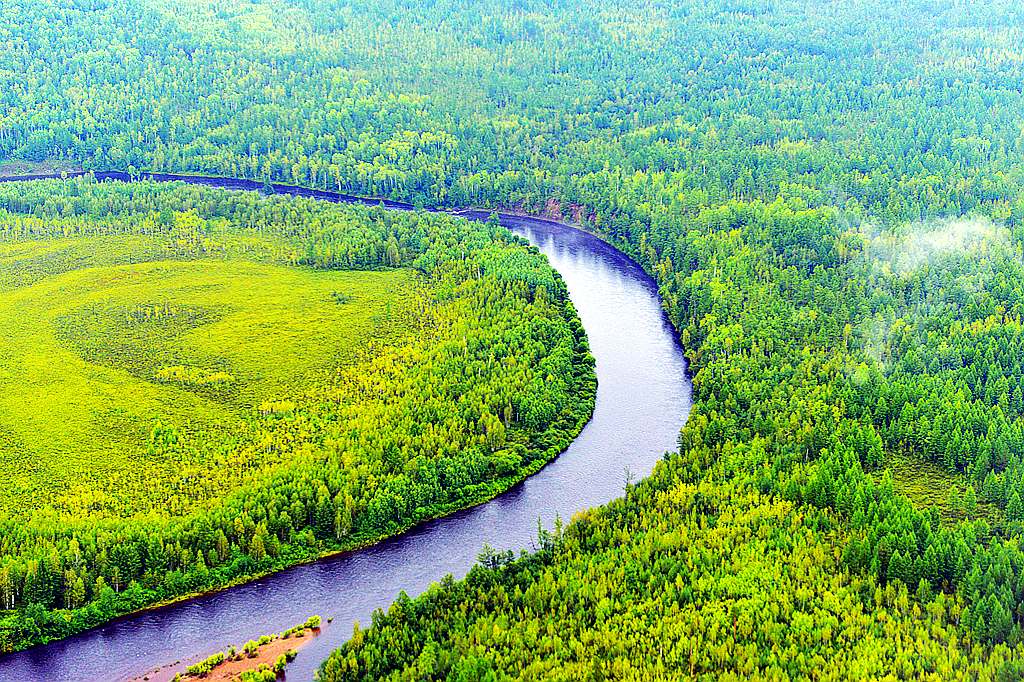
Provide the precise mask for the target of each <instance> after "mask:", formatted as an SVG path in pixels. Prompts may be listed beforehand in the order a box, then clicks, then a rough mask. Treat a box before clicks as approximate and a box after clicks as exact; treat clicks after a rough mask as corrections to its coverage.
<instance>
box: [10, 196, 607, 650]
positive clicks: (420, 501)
mask: <svg viewBox="0 0 1024 682" xmlns="http://www.w3.org/2000/svg"><path fill="white" fill-rule="evenodd" d="M0 207H2V208H0V211H2V213H0V265H2V266H3V269H2V272H3V279H2V280H0V283H2V286H0V315H3V316H4V317H5V318H6V319H7V322H5V329H7V330H8V332H7V335H8V341H9V343H8V346H7V348H8V351H9V352H7V353H5V354H4V355H3V356H2V359H3V377H2V380H3V382H4V386H5V389H4V391H5V396H6V397H5V399H4V400H5V401H7V400H10V401H11V402H12V404H14V403H26V402H28V404H29V406H30V407H32V406H34V403H33V402H31V401H30V400H29V398H28V397H26V395H25V392H26V390H28V391H31V390H32V389H31V388H29V389H26V388H24V387H26V386H27V387H32V386H37V385H45V386H47V387H49V388H45V389H41V390H45V391H47V395H48V396H49V401H50V402H49V403H48V405H47V411H46V413H45V414H44V415H43V417H44V419H45V420H48V421H44V422H43V423H41V424H40V423H39V421H40V420H38V419H37V420H35V421H31V420H32V415H28V414H23V413H19V412H17V411H13V412H12V413H10V414H5V418H4V423H3V430H2V431H0V433H2V434H4V435H5V436H7V438H6V439H5V441H6V442H2V444H3V446H4V447H3V450H2V452H3V455H4V465H3V466H4V473H5V479H6V480H7V481H8V485H7V489H6V490H5V491H4V502H5V503H4V505H3V507H2V509H0V600H2V603H3V606H4V608H5V609H6V610H7V611H6V612H5V615H4V616H3V618H2V619H0V645H2V647H3V648H4V649H8V650H9V649H12V648H19V647H24V646H26V645H30V644H34V643H37V642H40V641H46V640H48V639H52V638H55V637H61V636H65V635H67V634H69V633H72V632H76V631H80V630H82V629H84V628H87V627H91V626H93V625H96V624H98V623H101V622H103V621H105V620H108V619H110V618H111V617H113V616H116V615H119V614H122V613H125V612H128V611H132V610H135V609H138V608H140V607H143V606H146V605H150V604H153V603H155V602H160V601H164V600H167V599H171V598H175V597H179V596H182V595H186V594H191V593H195V592H200V591H204V590H209V589H212V588H216V587H220V586H223V585H226V584H229V583H232V582H237V581H238V580H241V579H244V578H246V577H251V576H254V575H259V574H262V573H266V572H268V571H271V570H276V569H279V568H281V567H284V566H287V565H291V564H294V563H296V562H298V561H303V560H308V559H311V558H315V557H317V556H319V555H321V554H323V553H325V552H328V551H337V550H340V549H344V548H349V547H353V546H359V545H363V544H366V543H369V542H372V541H374V540H376V539H379V538H381V537H386V536H388V535H393V534H395V533H397V532H400V531H402V530H405V529H406V528H408V527H409V526H411V525H413V524H415V523H417V522H419V521H422V520H424V519H427V518H431V517H434V516H438V515H441V514H444V513H447V512H449V511H451V510H454V509H458V508H461V507H465V506H468V505H470V504H474V503H477V502H480V501H482V500H484V499H487V498H488V497H491V496H493V495H495V494H496V493H498V492H500V491H502V490H504V489H506V488H508V487H509V486H510V485H511V484H512V483H513V482H515V481H517V480H519V479H521V478H522V477H524V476H526V475H528V474H530V473H532V472H535V471H536V470H537V469H538V468H540V467H541V466H542V465H543V464H544V463H546V462H547V461H550V459H551V458H553V457H554V456H556V455H557V454H558V453H559V452H560V451H561V450H563V449H564V448H565V446H566V445H567V444H568V443H569V442H570V441H571V439H572V438H573V437H574V436H575V435H576V433H577V432H578V431H579V429H580V428H581V427H582V425H583V423H584V422H585V421H586V419H587V418H588V417H589V415H590V411H591V408H592V406H593V397H594V388H595V385H594V374H593V358H592V356H591V355H590V353H589V350H588V347H587V342H586V337H585V334H584V332H583V329H582V327H581V326H580V322H579V319H578V318H577V317H576V314H575V311H574V309H573V307H572V304H571V302H570V301H569V300H568V297H567V293H566V289H565V284H564V283H563V282H562V280H561V279H560V278H559V276H558V275H557V274H556V273H555V272H554V271H553V270H551V268H550V267H549V266H548V265H547V264H546V263H545V261H544V260H543V257H541V256H540V255H539V254H538V253H537V252H536V250H535V249H533V248H532V247H527V246H526V245H524V244H523V243H522V241H521V240H520V239H519V238H517V237H513V236H512V235H511V234H510V233H508V232H507V231H505V230H504V229H503V228H500V227H498V226H497V225H496V224H494V223H474V222H469V221H467V220H463V219H458V218H453V217H450V216H447V215H439V214H422V213H416V214H412V213H408V214H395V213H393V212H386V211H383V210H382V209H380V208H364V207H355V206H338V205H330V204H325V203H324V202H319V201H314V200H304V199H293V198H285V197H267V198H264V197H261V196H260V195H259V194H256V193H251V192H249V193H239V192H229V191H226V190H214V189H206V188H196V187H191V186H183V185H180V184H179V185H174V186H168V185H158V184H156V183H97V182H95V181H93V180H91V179H90V178H88V177H86V178H82V179H76V180H72V181H62V180H55V181H43V182H32V183H6V184H3V185H2V186H0ZM111 238H114V239H113V241H112V240H111ZM260 263H266V264H270V263H280V264H284V265H286V266H287V268H288V269H290V270H297V271H299V272H300V273H304V274H305V275H308V276H313V275H316V274H317V273H320V274H321V275H331V274H332V273H335V272H336V271H338V270H347V271H351V270H352V269H363V270H364V271H365V272H364V274H363V275H362V276H361V278H360V279H357V280H355V285H356V287H354V288H353V287H352V283H349V289H348V290H340V291H337V290H333V286H337V285H338V284H339V283H340V282H345V281H346V280H339V279H338V278H337V277H329V278H328V279H327V280H326V281H327V283H328V284H330V285H331V288H328V289H323V288H322V287H321V289H320V290H314V291H312V292H311V291H310V290H308V289H302V288H300V289H299V290H300V291H301V293H302V295H303V296H304V297H309V296H314V295H315V296H319V297H320V300H319V301H318V302H316V304H317V305H318V307H317V309H316V314H314V315H308V316H306V317H303V316H302V311H303V309H304V307H309V306H310V305H311V303H310V302H309V301H308V300H307V301H295V300H293V299H291V298H288V296H287V294H286V293H283V292H281V291H280V290H279V289H274V288H272V287H274V286H280V285H282V284H283V285H284V286H291V287H301V286H302V280H298V281H295V280H289V279H287V277H286V275H285V274H283V273H281V272H279V271H277V270H273V271H271V273H270V275H269V278H270V279H272V280H273V281H272V282H270V283H268V282H267V281H265V279H260V278H257V277H255V276H254V275H253V272H255V273H256V274H259V273H261V272H262V271H260V270H258V269H256V270H254V268H257V264H260ZM228 265H230V266H231V269H230V270H228V271H227V274H226V277H228V278H229V279H231V280H232V281H235V282H236V283H238V284H240V287H241V288H240V290H235V289H229V295H228V296H226V297H224V298H222V299H215V300H214V302H215V303H216V305H202V304H203V303H205V300H206V299H204V298H203V296H202V294H200V293H197V292H198V291H202V290H208V289H210V288H213V289H215V290H217V291H220V290H222V289H224V288H225V285H224V284H223V282H222V281H220V280H218V279H217V277H215V276H213V275H218V274H219V273H220V270H219V269H218V268H220V267H223V266H228ZM183 268H184V270H182V269H183ZM381 268H383V269H385V271H386V272H391V273H393V274H401V273H402V272H404V271H411V273H412V275H411V277H410V276H402V278H401V279H398V280H395V279H393V278H392V279H388V280H386V282H385V283H384V286H387V287H397V289H396V291H397V292H398V293H399V294H401V293H402V292H403V290H404V295H401V296H391V297H388V298H386V300H385V301H384V302H383V305H382V306H379V307H383V309H382V310H379V311H376V315H375V317H374V319H373V320H371V326H372V329H371V330H370V332H369V333H368V334H362V335H360V334H358V333H357V332H358V330H355V331H348V332H347V335H343V336H342V338H339V339H331V340H332V341H333V342H334V343H338V344H346V343H347V344H348V345H353V344H358V345H361V346H362V348H356V349H352V348H345V346H344V345H342V346H340V347H339V346H327V348H326V349H325V350H326V351H328V352H331V353H333V355H331V356H330V357H328V358H327V359H326V361H327V363H328V364H327V365H326V366H325V367H324V368H314V369H313V370H309V371H307V372H305V374H303V373H302V370H303V366H302V364H301V360H302V357H303V356H304V355H305V354H307V353H308V352H309V351H308V349H303V350H302V352H301V353H300V352H299V351H297V350H295V349H293V348H290V347H289V341H288V339H289V338H290V337H291V336H293V335H298V336H301V335H302V334H314V335H315V334H317V333H319V332H322V331H323V330H320V329H317V328H315V325H333V326H334V327H335V329H337V328H342V329H345V327H344V326H343V325H344V319H339V318H336V317H331V316H330V315H331V313H332V311H334V310H338V311H339V312H340V313H341V315H342V316H343V317H345V318H351V317H356V316H358V315H359V314H360V311H361V310H362V309H363V308H364V307H365V306H366V305H368V304H369V303H372V302H373V300H372V297H373V295H374V294H373V292H372V291H371V290H370V289H371V286H373V285H374V280H372V279H367V277H369V276H371V275H372V274H374V273H371V272H369V270H371V269H381ZM179 272H184V277H185V280H186V282H185V284H184V285H175V284H174V280H173V279H171V278H170V277H169V276H168V274H167V273H172V274H177V273H179ZM386 272H379V273H376V275H377V276H381V275H385V274H386ZM80 274H82V276H83V277H84V280H79V279H73V278H76V277H77V276H78V275H80ZM126 279H127V280H128V286H127V292H125V293H121V292H120V290H119V289H118V288H117V286H118V285H119V284H120V283H122V282H123V281H124V280H126ZM150 280H152V281H154V282H155V284H154V285H153V286H152V287H147V286H145V284H146V283H147V282H149V281H150ZM318 281H319V280H318ZM51 285H53V286H55V287H58V288H57V289H56V291H57V292H59V293H60V295H61V296H63V297H66V299H67V301H65V303H64V305H65V306H66V307H68V308H70V312H67V313H65V312H64V311H63V310H62V309H61V308H60V305H61V304H59V303H56V302H55V301H54V300H53V292H52V291H51V289H50V288H49V287H50V286H51ZM174 286H184V289H182V291H180V292H176V290H175V289H174ZM39 287H46V288H44V290H43V293H42V296H43V297H42V298H34V297H33V295H34V293H33V292H35V291H36V290H37V289H38V288H39ZM265 287H271V293H272V296H273V297H275V298H276V299H278V303H280V302H281V301H282V300H283V301H284V303H283V305H285V306H287V308H288V310H287V312H288V314H289V315H291V316H292V317H294V318H295V319H297V321H298V323H299V326H298V327H288V326H286V325H285V324H284V322H282V321H280V320H276V319H274V318H257V322H258V323H259V324H261V325H263V326H264V328H266V329H267V333H269V335H270V336H273V335H274V334H275V332H276V333H277V334H278V335H279V337H278V339H277V340H276V341H275V343H274V345H273V347H271V348H269V349H266V348H263V347H262V346H260V345H259V344H258V343H253V344H247V345H246V346H245V348H246V350H247V351H248V352H249V353H253V354H260V353H266V354H268V357H269V360H270V362H271V363H272V364H273V365H275V366H281V367H283V371H284V373H285V374H286V375H288V376H290V377H293V381H292V383H291V384H288V385H284V386H278V385H275V384H271V385H270V386H261V385H260V384H259V383H258V381H257V380H258V379H260V378H262V377H264V376H265V375H267V374H269V373H270V372H271V370H270V369H268V368H267V367H266V366H265V365H263V364H260V363H256V364H255V369H254V368H253V365H252V364H251V363H250V364H246V362H245V361H246V360H251V358H247V357H245V356H242V357H235V356H232V355H230V354H229V350H228V349H224V348H220V347H215V348H214V350H213V351H212V352H205V353H204V352H199V351H194V350H191V349H189V348H188V344H187V343H186V342H185V340H183V339H187V335H186V332H187V331H189V330H191V329H194V328H202V329H204V330H207V333H210V334H214V333H215V332H213V331H210V330H212V328H213V325H214V323H221V322H223V321H230V310H231V309H232V308H233V307H234V308H239V307H241V306H242V305H243V303H242V301H241V300H240V299H241V298H242V297H244V298H247V299H251V298H254V297H258V295H259V294H258V293H257V292H256V291H255V289H257V288H265ZM80 289H84V293H83V292H82V291H80ZM154 289H155V291H154ZM176 293H177V294H178V295H179V296H180V297H181V300H178V299H177V298H176ZM26 297H27V299H28V300H29V301H30V303H32V304H34V305H39V306H41V307H44V308H47V307H48V308H49V311H48V312H50V313H51V314H52V315H54V316H55V320H54V325H55V327H56V334H55V336H56V337H57V338H56V340H54V339H51V338H50V337H49V336H47V334H46V324H44V322H45V321H43V322H39V323H38V327H37V326H36V322H35V321H34V320H32V319H31V318H29V317H24V316H22V317H16V316H17V315H19V314H21V313H22V312H23V308H22V307H20V306H18V305H15V304H17V303H18V302H21V301H24V300H26ZM151 297H158V298H156V299H155V300H154V299H153V298H151ZM256 300H257V303H258V304H260V305H265V304H266V301H263V300H262V299H260V298H256ZM9 304H10V305H9ZM225 309H227V311H225ZM245 312H247V313H248V312H249V311H245ZM58 313H59V314H58ZM221 317H223V318H224V319H223V320H222V319H221ZM245 320H246V322H245V324H252V322H251V318H250V317H246V318H245ZM8 324H9V326H8ZM307 327H310V328H307ZM244 332H245V328H244V325H242V326H239V325H236V326H231V327H229V329H228V334H229V335H231V336H237V335H240V334H243V333H244ZM25 335H27V336H28V339H27V343H23V342H22V340H21V338H20V337H21V336H25ZM314 338H315V339H317V340H318V341H319V340H320V337H314ZM215 339H216V340H217V341H223V339H217V338H216V337H215ZM293 343H298V342H293ZM25 345H27V346H29V347H30V348H31V352H25V353H24V354H22V353H21V351H22V348H23V346H25ZM200 350H202V349H200ZM33 353H37V354H39V355H40V356H45V357H44V358H43V359H40V357H37V355H34V354H33ZM346 355H347V356H349V357H348V358H347V361H346ZM76 356H77V357H76ZM179 361H180V362H184V363H185V364H177V363H178V362H179ZM41 362H42V363H45V364H57V365H58V370H57V371H58V372H59V374H60V376H59V377H53V378H48V379H44V380H40V379H39V377H38V374H39V371H40V370H39V369H38V367H39V365H40V363H41ZM105 368H109V369H110V370H111V371H110V372H105V371H104V369H105ZM122 372H126V373H127V374H128V375H130V376H131V377H132V379H134V381H131V380H129V381H118V378H119V377H123V374H122ZM79 374H82V375H83V376H84V377H88V380H86V379H85V378H82V379H81V381H79V379H80V377H79V376H78V375H79ZM97 375H98V376H100V377H101V380H96V379H95V377H96V376H97ZM295 375H298V376H295ZM109 377H112V378H109ZM44 382H46V383H44ZM115 382H116V383H115ZM253 386H255V388H253ZM54 387H55V388H54ZM250 389H251V390H250ZM54 390H56V391H60V392H67V393H69V394H72V395H74V397H73V398H72V399H71V400H70V402H71V403H72V406H73V407H75V408H77V407H78V406H80V405H85V406H86V408H87V409H86V410H84V411H82V412H81V413H79V412H71V413H70V414H71V416H72V417H73V418H67V415H68V413H66V412H65V411H64V410H65V409H66V408H65V405H64V404H63V403H62V402H61V401H60V400H58V399H56V398H54V397H53V395H52V392H53V391H54ZM252 390H255V391H256V392H255V393H252ZM114 391H116V392H117V393H119V394H121V395H124V396H126V402H125V403H124V404H119V403H115V402H114V401H113V399H112V398H111V397H110V396H109V394H110V393H111V392H114ZM154 393H155V395H156V398H153V397H152V396H153V395H154ZM253 397H255V399H254V400H253ZM148 401H153V402H155V407H153V408H152V411H149V410H147V409H146V405H147V403H148ZM181 404H184V405H186V406H188V409H187V410H186V411H184V412H182V413H177V414H176V413H175V412H174V411H173V410H172V407H173V406H176V405H181ZM12 410H13V408H12ZM208 415H209V416H208ZM12 417H13V418H12ZM19 419H20V420H24V421H30V428H28V429H23V430H22V431H21V432H19V430H18V425H17V424H15V423H14V422H15V421H16V420H19ZM74 419H79V420H82V421H85V422H96V423H95V427H96V428H95V429H93V430H92V431H89V430H85V431H84V432H83V433H79V432H78V429H79V428H81V427H82V425H81V424H78V423H76V422H75V421H74ZM48 422H54V423H53V424H49V423H48ZM87 425H88V424H87ZM47 429H49V431H48V430H47ZM51 431H52V433H53V434H54V435H53V436H52V438H54V439H56V438H68V442H63V441H62V442H59V443H58V444H57V445H58V447H57V449H56V451H53V448H52V445H53V444H52V443H51V442H49V441H50V440H51V438H49V437H48V434H49V432H51ZM120 432H127V433H128V434H129V436H134V437H129V438H127V442H119V440H120V439H119V438H118V437H117V436H118V435H120ZM68 434H71V435H72V436H74V437H73V438H69V437H68ZM41 435H42V436H45V437H40V436H41ZM83 438H85V439H88V438H93V439H96V440H98V442H99V443H100V447H99V449H98V451H97V452H90V450H89V449H88V446H87V445H84V444H82V443H81V442H80V441H81V440H82V439H83ZM39 441H43V442H39ZM76 448H77V449H76ZM44 500H46V501H45V502H44ZM157 503H159V507H158V508H159V509H160V510H161V511H160V512H159V513H154V512H153V511H152V510H153V509H154V504H157Z"/></svg>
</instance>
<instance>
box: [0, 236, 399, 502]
mask: <svg viewBox="0 0 1024 682" xmlns="http://www.w3.org/2000/svg"><path fill="white" fill-rule="evenodd" d="M33 245H34V243H33ZM93 247H94V239H93V238H90V239H84V240H81V242H80V243H78V244H76V245H75V246H74V247H70V246H69V247H66V248H65V251H71V250H72V249H73V248H74V253H75V255H74V256H70V257H72V258H75V259H76V261H77V262H80V263H82V268H81V269H78V270H75V271H73V272H69V273H65V274H62V275H58V276H54V277H49V278H46V279H44V280H42V281H40V282H37V283H35V284H33V285H31V286H26V287H20V288H17V289H14V290H12V291H8V292H3V293H0V320H2V321H3V327H4V328H5V329H7V330H8V331H7V334H6V335H5V349H4V354H3V367H2V369H0V431H2V432H4V433H6V434H8V436H9V437H10V438H11V439H12V440H14V441H15V442H17V443H18V444H19V447H18V449H17V454H18V456H19V458H20V460H19V461H18V462H15V461H12V460H10V459H7V460H5V465H6V466H7V469H6V470H5V478H6V480H7V481H8V484H7V485H6V486H4V489H3V491H2V493H0V494H2V495H3V498H2V500H3V501H2V504H0V509H3V510H6V511H8V512H13V511H18V510H22V511H25V510H27V509H28V507H27V505H26V502H27V501H29V500H31V499H32V498H37V499H38V498H40V497H43V496H57V497H58V498H60V499H62V500H64V499H66V500H67V501H66V502H63V501H62V502H58V504H59V505H61V506H65V507H66V508H67V509H68V510H69V511H72V512H76V513H77V512H78V511H79V509H77V508H76V507H75V506H73V504H74V503H73V502H72V500H75V499H79V500H86V499H87V500H88V501H87V502H85V504H86V505H87V506H88V507H89V508H91V509H94V510H95V509H100V508H109V509H111V510H113V511H115V512H116V513H118V514H130V513H133V512H135V511H138V510H141V509H145V508H148V507H149V506H151V505H152V502H153V500H156V499H165V500H166V499H167V497H168V495H169V494H170V495H172V496H173V495H174V494H175V491H174V487H175V482H176V481H179V480H180V479H181V478H182V477H183V475H184V476H186V477H187V476H189V475H192V474H189V469H190V468H191V467H195V468H196V469H197V471H196V472H195V474H196V475H198V474H199V473H200V471H201V470H203V469H205V468H207V467H208V466H209V465H210V461H209V460H208V457H207V456H206V455H205V453H204V454H200V455H198V456H193V454H194V453H180V452H165V451H164V450H165V448H163V447H162V444H161V443H160V442H159V441H160V438H161V437H162V436H161V435H160V434H161V433H165V434H174V433H177V432H179V431H181V432H185V431H189V430H203V431H205V432H206V433H209V434H210V435H211V436H212V435H213V434H214V433H216V432H217V431H221V430H222V431H225V432H232V431H238V430H239V429H241V428H243V427H242V426H241V422H242V421H243V420H244V418H245V415H246V414H247V413H248V412H250V411H252V409H253V408H255V407H257V406H258V405H259V404H260V403H262V402H264V401H267V400H270V399H272V398H275V397H277V396H279V395H282V394H284V395H287V394H289V393H293V394H294V393H296V392H300V391H301V390H302V389H303V388H304V387H306V386H308V385H309V384H311V383H313V382H315V381H317V380H318V379H321V378H322V377H323V376H325V375H327V374H328V373H330V372H331V371H333V370H336V369H337V368H338V367H341V366H343V365H345V364H349V363H351V362H352V361H353V360H354V359H355V358H356V356H357V354H358V352H359V348H360V347H361V346H362V345H364V344H365V343H367V342H368V341H370V340H372V339H376V338H379V337H380V336H381V335H382V332H384V331H391V332H392V334H393V333H401V330H394V329H392V330H388V329H387V325H386V324H384V323H383V322H382V318H383V317H384V316H385V314H386V311H388V310H390V311H391V313H390V314H391V315H393V316H402V317H408V309H409V308H410V306H411V304H412V301H413V300H414V299H415V297H416V294H415V285H414V284H413V282H412V277H411V276H410V274H409V273H407V272H402V271H395V272H359V273H351V272H324V271H317V270H311V269H308V268H301V269H300V268H290V267H286V266H280V265H271V264H260V263H251V262H246V261H238V260H208V259H202V260H195V261H164V260H158V261H151V262H145V263H140V264H137V265H121V266H108V267H98V268H96V267H89V266H90V265H91V263H90V262H89V254H90V253H91V250H92V248H93ZM19 266H21V267H29V268H31V265H30V264H27V263H26V262H25V259H24V258H22V259H20V262H19ZM339 291H344V292H346V294H347V295H348V296H351V297H352V298H353V300H355V301H357V303H354V304H351V305H348V306H339V305H337V304H335V303H334V301H333V300H332V298H331V297H332V296H333V295H334V294H335V293H336V292H339ZM391 326H392V327H393V326H394V325H391ZM168 437H173V436H168ZM228 482H229V481H223V483H228ZM176 507H177V505H176V504H174V503H173V501H172V504H171V509H172V511H173V510H175V509H176Z"/></svg>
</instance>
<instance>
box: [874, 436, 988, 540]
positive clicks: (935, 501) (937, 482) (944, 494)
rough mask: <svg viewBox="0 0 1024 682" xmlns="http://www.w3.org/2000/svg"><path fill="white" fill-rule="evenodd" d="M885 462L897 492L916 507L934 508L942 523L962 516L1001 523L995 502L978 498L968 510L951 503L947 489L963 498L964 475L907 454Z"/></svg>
mask: <svg viewBox="0 0 1024 682" xmlns="http://www.w3.org/2000/svg"><path fill="white" fill-rule="evenodd" d="M886 464H887V467H886V468H887V469H888V470H889V472H890V473H891V474H892V482H893V487H894V488H895V489H896V491H897V492H899V493H901V494H903V495H906V496H907V497H908V498H909V499H910V501H911V502H913V503H914V506H916V507H917V508H918V509H932V508H934V509H936V510H937V511H938V512H939V515H940V516H941V517H942V520H943V522H944V523H949V524H952V523H956V522H958V521H960V520H962V519H964V518H970V519H978V518H982V519H985V520H986V521H988V522H989V523H990V524H992V525H994V526H999V525H1000V524H1001V523H1002V520H1003V519H1002V514H1001V513H1000V511H999V508H998V507H997V506H996V505H994V504H990V503H986V502H980V501H979V502H978V503H977V506H976V507H975V509H974V511H973V512H970V513H967V512H966V511H965V510H964V509H962V508H961V509H954V508H953V507H952V506H950V490H952V489H954V488H955V489H956V491H957V496H959V497H960V498H961V499H963V497H964V494H965V491H966V490H967V486H969V485H970V481H968V479H967V477H966V476H964V475H961V474H954V473H951V472H950V471H949V470H947V469H946V468H944V467H943V466H942V465H940V464H938V463H936V462H930V461H928V460H924V459H920V458H917V457H914V456H912V455H907V454H897V455H894V456H892V457H890V458H889V460H888V461H887V463H886Z"/></svg>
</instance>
